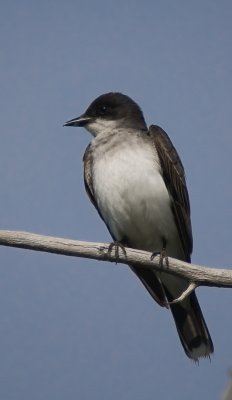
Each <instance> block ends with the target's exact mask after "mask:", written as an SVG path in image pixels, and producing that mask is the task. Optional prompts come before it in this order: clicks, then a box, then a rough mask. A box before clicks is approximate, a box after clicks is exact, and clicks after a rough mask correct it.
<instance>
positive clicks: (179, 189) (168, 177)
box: [148, 125, 193, 262]
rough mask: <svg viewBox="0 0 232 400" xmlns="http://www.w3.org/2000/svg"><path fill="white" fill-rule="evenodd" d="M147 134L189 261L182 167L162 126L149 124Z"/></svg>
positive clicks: (189, 238) (188, 221)
mask: <svg viewBox="0 0 232 400" xmlns="http://www.w3.org/2000/svg"><path fill="white" fill-rule="evenodd" d="M148 135H149V136H150V137H151V139H152V141H153V143H154V145H155V147H156V151H157V153H158V157H159V160H160V164H161V168H162V175H163V178H164V181H165V184H166V187H167V190H168V192H169V194H170V196H171V199H172V211H173V214H174V217H175V221H176V225H177V228H178V232H179V235H180V239H181V242H182V246H183V250H184V254H185V260H186V261H187V262H190V261H191V253H192V248H193V239H192V227H191V219H190V204H189V196H188V190H187V186H186V181H185V173H184V167H183V165H182V162H181V160H180V157H179V156H178V154H177V151H176V149H175V147H174V146H173V144H172V142H171V140H170V139H169V137H168V135H167V134H166V132H164V130H163V129H162V128H160V127H159V126H157V125H151V126H150V128H149V131H148Z"/></svg>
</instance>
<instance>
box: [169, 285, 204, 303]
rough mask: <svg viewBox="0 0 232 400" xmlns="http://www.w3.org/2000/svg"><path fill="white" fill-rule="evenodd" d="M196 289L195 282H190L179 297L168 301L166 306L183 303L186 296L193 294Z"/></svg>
mask: <svg viewBox="0 0 232 400" xmlns="http://www.w3.org/2000/svg"><path fill="white" fill-rule="evenodd" d="M196 288H197V285H196V283H195V282H191V283H190V284H189V285H188V287H187V289H185V290H184V291H183V292H182V293H181V295H180V296H179V297H177V298H176V299H174V300H172V301H169V302H168V304H176V303H180V302H181V301H183V300H184V299H185V298H186V297H187V296H189V295H190V293H191V292H193V291H194V290H195V289H196Z"/></svg>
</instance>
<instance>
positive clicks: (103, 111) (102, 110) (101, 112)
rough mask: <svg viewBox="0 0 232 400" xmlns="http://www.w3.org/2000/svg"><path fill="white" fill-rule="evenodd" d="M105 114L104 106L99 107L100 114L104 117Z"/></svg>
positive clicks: (105, 108)
mask: <svg viewBox="0 0 232 400" xmlns="http://www.w3.org/2000/svg"><path fill="white" fill-rule="evenodd" d="M106 112H107V107H106V106H101V107H100V114H101V115H104V114H105V113H106Z"/></svg>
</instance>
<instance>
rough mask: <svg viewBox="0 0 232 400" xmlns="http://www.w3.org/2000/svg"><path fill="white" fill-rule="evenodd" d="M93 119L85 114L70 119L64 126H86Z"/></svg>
mask: <svg viewBox="0 0 232 400" xmlns="http://www.w3.org/2000/svg"><path fill="white" fill-rule="evenodd" d="M91 119H92V118H90V117H87V116H85V115H84V114H83V115H81V116H80V117H77V118H73V119H70V121H67V122H65V124H64V125H63V126H85V125H86V124H88V122H89V121H90V120H91Z"/></svg>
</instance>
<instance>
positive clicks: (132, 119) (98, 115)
mask: <svg viewBox="0 0 232 400" xmlns="http://www.w3.org/2000/svg"><path fill="white" fill-rule="evenodd" d="M113 124H114V126H123V127H128V128H136V129H146V123H145V120H144V117H143V113H142V111H141V109H140V107H139V106H138V104H136V103H135V102H134V101H133V100H132V99H131V98H130V97H128V96H126V95H124V94H122V93H117V92H110V93H106V94H102V95H101V96H99V97H97V98H96V99H95V100H94V101H93V102H92V103H91V104H90V106H89V107H88V108H87V110H86V111H85V113H84V114H82V115H81V116H80V117H78V118H74V119H72V120H70V121H68V122H66V124H65V126H85V127H86V128H87V129H88V130H90V131H91V132H92V133H94V134H95V135H96V134H98V132H97V131H99V130H100V126H101V127H103V126H105V127H106V126H107V125H108V126H109V127H110V125H111V126H113ZM98 128H99V129H98Z"/></svg>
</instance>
